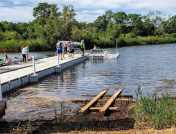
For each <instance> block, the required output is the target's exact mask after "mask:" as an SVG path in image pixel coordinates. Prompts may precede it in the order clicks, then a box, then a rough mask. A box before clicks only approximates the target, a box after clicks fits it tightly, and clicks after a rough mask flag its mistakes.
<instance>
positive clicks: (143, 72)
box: [5, 44, 176, 120]
mask: <svg viewBox="0 0 176 134" xmlns="http://www.w3.org/2000/svg"><path fill="white" fill-rule="evenodd" d="M109 50H110V51H112V50H113V49H109ZM119 52H120V57H119V59H118V60H105V61H92V60H88V61H86V62H84V63H81V64H79V65H77V66H74V67H72V68H70V69H68V70H65V71H63V72H62V73H60V74H56V75H51V76H49V77H47V78H45V79H43V80H41V81H40V82H39V83H38V84H35V85H31V86H27V87H25V88H22V89H19V90H18V91H16V92H15V93H13V94H12V95H11V96H10V97H7V99H8V110H7V115H6V116H5V119H6V120H11V119H29V118H30V119H31V118H33V119H36V118H38V117H39V116H41V118H42V119H43V118H44V117H45V114H46V113H47V116H48V114H49V113H50V114H49V115H51V117H52V116H53V111H54V109H55V108H58V107H59V103H57V102H59V101H67V100H71V99H87V98H89V97H88V96H86V95H95V94H96V93H98V92H100V91H101V90H102V89H104V88H110V89H111V90H110V91H109V93H114V92H115V89H116V88H117V87H120V86H122V85H124V86H125V90H124V91H123V94H132V95H134V97H135V89H136V88H137V86H138V85H141V87H142V92H143V93H144V94H148V93H151V92H152V91H154V90H155V91H157V92H158V94H160V93H164V92H166V91H167V92H168V93H170V94H171V95H175V91H176V71H175V70H176V44H167V45H156V46H135V47H125V48H120V49H119ZM43 101H47V102H51V105H49V108H48V107H44V106H43V105H42V104H40V103H39V102H43ZM14 113H15V116H14ZM12 115H13V116H12ZM48 117H50V116H48Z"/></svg>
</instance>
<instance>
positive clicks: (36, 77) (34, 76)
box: [30, 56, 38, 83]
mask: <svg viewBox="0 0 176 134" xmlns="http://www.w3.org/2000/svg"><path fill="white" fill-rule="evenodd" d="M32 63H33V75H31V76H30V83H36V82H38V75H37V74H36V66H35V58H34V56H32Z"/></svg>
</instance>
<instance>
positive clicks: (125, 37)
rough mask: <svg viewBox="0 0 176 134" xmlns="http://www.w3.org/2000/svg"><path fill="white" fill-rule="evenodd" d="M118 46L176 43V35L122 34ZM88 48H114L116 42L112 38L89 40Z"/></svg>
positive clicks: (118, 39)
mask: <svg viewBox="0 0 176 134" xmlns="http://www.w3.org/2000/svg"><path fill="white" fill-rule="evenodd" d="M117 41H118V46H119V47H126V46H137V45H157V44H167V43H176V34H165V35H161V36H145V37H143V36H135V35H134V34H121V35H120V36H119V37H118V38H117ZM87 44H90V45H88V48H93V45H97V46H98V47H100V48H112V47H116V42H115V40H112V39H111V38H110V37H108V36H107V37H102V38H99V39H93V38H92V39H87Z"/></svg>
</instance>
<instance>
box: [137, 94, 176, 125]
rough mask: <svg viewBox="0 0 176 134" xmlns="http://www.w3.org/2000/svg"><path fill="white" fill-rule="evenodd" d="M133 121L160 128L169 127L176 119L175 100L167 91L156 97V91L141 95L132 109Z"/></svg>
mask: <svg viewBox="0 0 176 134" xmlns="http://www.w3.org/2000/svg"><path fill="white" fill-rule="evenodd" d="M134 117H135V122H136V124H137V125H138V124H139V123H141V122H145V123H146V124H147V125H149V126H151V127H153V128H156V129H161V128H165V127H171V126H172V125H173V124H174V121H175V119H176V101H175V100H173V99H172V98H171V97H170V96H169V94H168V93H165V94H162V95H161V97H158V96H157V94H156V92H153V93H151V94H149V95H147V96H144V95H141V96H140V97H139V99H138V102H137V105H136V108H135V110H134Z"/></svg>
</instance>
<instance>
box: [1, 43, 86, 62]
mask: <svg viewBox="0 0 176 134" xmlns="http://www.w3.org/2000/svg"><path fill="white" fill-rule="evenodd" d="M77 48H79V49H80V50H81V53H82V56H84V54H85V42H84V40H81V42H80V43H76V42H73V41H65V42H62V41H58V42H57V43H56V49H57V55H58V58H60V59H61V60H63V59H64V58H66V54H67V55H68V57H70V58H74V54H75V50H76V49H77ZM21 56H22V62H28V60H29V47H28V46H27V45H26V46H23V47H22V48H21ZM0 64H6V65H9V64H12V59H11V58H10V56H9V55H8V54H7V53H5V54H4V59H0Z"/></svg>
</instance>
